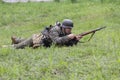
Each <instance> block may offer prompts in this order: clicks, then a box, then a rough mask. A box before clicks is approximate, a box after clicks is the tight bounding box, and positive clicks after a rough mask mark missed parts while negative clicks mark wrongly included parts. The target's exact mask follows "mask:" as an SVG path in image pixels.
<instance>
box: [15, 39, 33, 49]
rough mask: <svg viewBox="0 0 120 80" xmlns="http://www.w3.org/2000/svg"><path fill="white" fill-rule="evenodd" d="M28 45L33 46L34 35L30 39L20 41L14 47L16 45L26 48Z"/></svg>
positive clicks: (18, 47)
mask: <svg viewBox="0 0 120 80" xmlns="http://www.w3.org/2000/svg"><path fill="white" fill-rule="evenodd" d="M26 46H29V47H31V46H33V39H32V37H31V38H28V39H26V40H23V41H22V42H20V43H18V44H14V47H15V48H16V49H23V48H25V47H26Z"/></svg>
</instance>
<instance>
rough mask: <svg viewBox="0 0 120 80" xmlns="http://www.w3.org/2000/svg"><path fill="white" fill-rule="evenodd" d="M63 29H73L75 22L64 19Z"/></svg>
mask: <svg viewBox="0 0 120 80" xmlns="http://www.w3.org/2000/svg"><path fill="white" fill-rule="evenodd" d="M62 27H63V28H73V21H72V20H70V19H64V20H63V22H62Z"/></svg>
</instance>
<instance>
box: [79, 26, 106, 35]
mask: <svg viewBox="0 0 120 80" xmlns="http://www.w3.org/2000/svg"><path fill="white" fill-rule="evenodd" d="M104 28H106V26H104V27H100V28H97V29H94V30H91V31H88V32H84V33H82V34H80V35H81V36H85V35H87V34H90V33H94V32H96V31H99V30H101V29H104Z"/></svg>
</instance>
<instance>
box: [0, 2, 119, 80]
mask: <svg viewBox="0 0 120 80" xmlns="http://www.w3.org/2000/svg"><path fill="white" fill-rule="evenodd" d="M119 13H120V6H119V5H118V4H116V3H104V4H101V3H97V2H86V3H75V4H72V3H69V4H68V3H66V2H65V3H64V2H61V3H16V4H8V3H0V79H1V80H120V46H119V45H120V36H119V34H120V14H119ZM65 18H70V19H72V20H73V22H74V24H75V27H74V29H73V33H75V34H79V33H82V32H84V31H88V30H91V29H95V28H97V27H101V26H107V28H106V29H104V30H102V31H99V32H97V33H96V34H95V36H94V37H93V38H92V40H91V41H90V42H86V43H79V44H78V45H76V46H73V47H55V46H51V47H50V48H44V47H40V48H38V49H32V48H28V47H27V48H26V49H19V50H16V49H14V48H12V47H8V48H3V47H2V46H3V45H10V44H11V40H10V37H11V36H12V35H16V36H20V37H25V38H27V37H30V36H31V35H32V34H34V33H38V32H40V31H41V30H42V29H44V26H48V25H50V24H54V23H55V21H57V20H58V21H60V22H61V21H62V20H63V19H65ZM88 38H89V36H86V37H84V38H83V39H82V40H81V41H86V40H87V39H88Z"/></svg>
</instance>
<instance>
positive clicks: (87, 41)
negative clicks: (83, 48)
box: [80, 31, 95, 43]
mask: <svg viewBox="0 0 120 80" xmlns="http://www.w3.org/2000/svg"><path fill="white" fill-rule="evenodd" d="M94 34H95V31H94V32H93V33H92V34H91V36H90V38H89V39H88V41H90V40H91V39H92V37H93V35H94ZM88 41H86V42H88ZM80 43H85V42H81V41H80Z"/></svg>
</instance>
